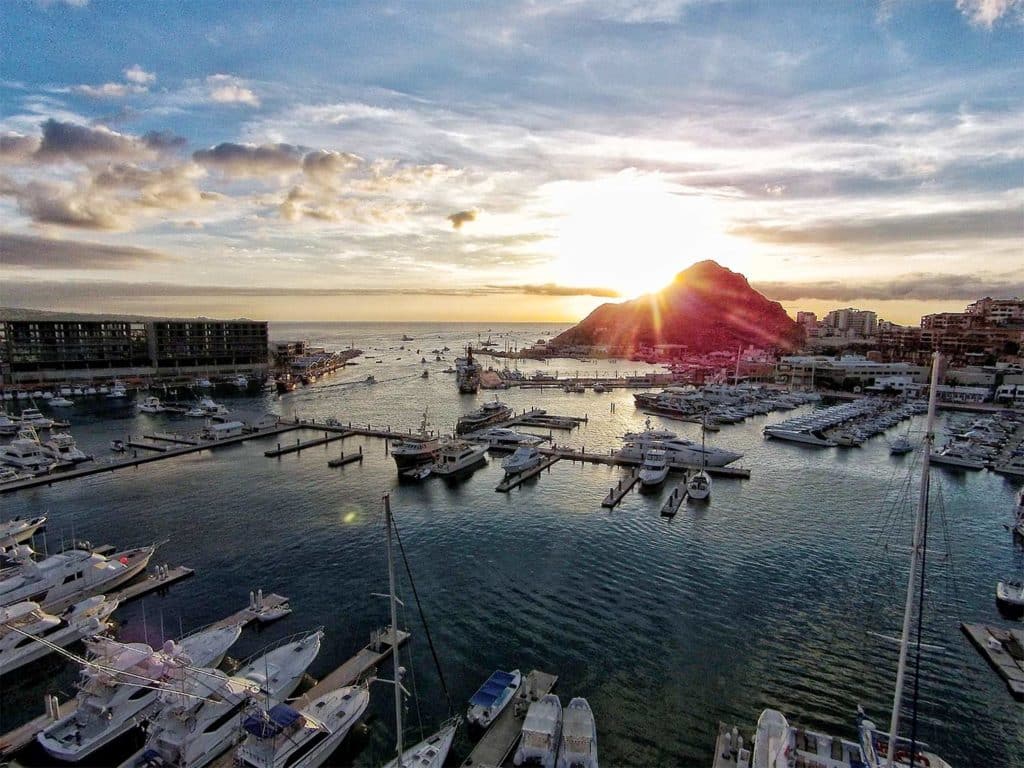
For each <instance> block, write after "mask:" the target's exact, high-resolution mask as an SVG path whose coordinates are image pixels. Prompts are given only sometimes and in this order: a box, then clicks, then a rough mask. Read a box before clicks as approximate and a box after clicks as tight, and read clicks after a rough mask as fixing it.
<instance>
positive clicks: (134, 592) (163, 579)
mask: <svg viewBox="0 0 1024 768" xmlns="http://www.w3.org/2000/svg"><path fill="white" fill-rule="evenodd" d="M193 575H195V570H194V569H192V568H187V567H185V566H184V565H179V566H178V567H177V568H167V567H165V566H164V567H161V566H157V570H156V573H151V574H149V575H148V576H147V577H146V578H144V579H141V580H140V581H136V582H134V583H133V584H129V585H128V586H127V587H125V588H124V589H119V590H118V591H117V592H111V593H110V594H109V595H107V597H108V598H109V599H113V600H118V601H120V602H122V603H123V602H126V601H128V600H134V599H135V598H136V597H142V596H143V595H145V594H148V593H150V592H153V591H154V590H157V589H166V588H167V587H169V586H171V584H174V583H175V582H176V581H181V580H182V579H187V578H188V577H189V576H193Z"/></svg>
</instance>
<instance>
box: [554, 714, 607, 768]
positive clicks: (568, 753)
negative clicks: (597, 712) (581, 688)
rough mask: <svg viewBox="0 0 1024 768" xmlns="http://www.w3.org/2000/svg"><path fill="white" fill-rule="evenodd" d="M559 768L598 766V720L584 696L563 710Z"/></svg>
mask: <svg viewBox="0 0 1024 768" xmlns="http://www.w3.org/2000/svg"><path fill="white" fill-rule="evenodd" d="M556 765H557V768H598V764H597V722H596V721H595V720H594V713H593V711H592V710H591V709H590V703H589V702H588V701H587V700H586V699H584V698H579V697H578V698H575V699H573V700H572V701H570V702H569V706H567V707H566V708H565V709H564V710H563V712H562V743H561V745H559V747H558V761H557V763H556Z"/></svg>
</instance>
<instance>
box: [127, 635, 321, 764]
mask: <svg viewBox="0 0 1024 768" xmlns="http://www.w3.org/2000/svg"><path fill="white" fill-rule="evenodd" d="M322 638H323V632H321V631H319V630H317V631H315V632H309V633H304V634H303V635H300V636H295V637H291V638H288V639H287V640H286V641H285V642H283V643H280V644H278V646H277V647H275V648H274V649H273V650H271V651H269V652H267V653H263V654H262V655H260V656H258V657H255V658H253V659H251V660H250V661H249V663H247V664H246V665H245V666H244V667H242V668H241V669H239V670H238V672H237V673H235V674H234V675H232V676H231V677H228V676H227V675H225V674H224V673H223V672H218V671H217V670H215V669H201V670H195V671H189V672H187V673H186V675H185V680H184V682H183V684H182V685H181V686H173V687H168V688H167V690H164V691H162V692H160V693H159V714H158V715H156V716H155V717H154V718H153V720H152V721H151V723H150V725H149V727H148V729H147V737H146V744H145V746H144V747H143V749H142V751H141V753H140V754H138V755H135V756H134V757H133V758H130V759H129V760H128V761H127V762H125V763H124V764H123V768H130V767H131V766H138V767H139V768H142V767H143V766H154V765H156V766H175V767H176V768H202V767H203V766H205V765H207V764H208V763H209V762H210V761H211V760H213V759H214V758H216V757H217V756H218V755H220V754H221V753H222V752H224V751H225V750H227V749H229V748H230V747H231V746H233V745H234V744H235V743H237V742H238V741H239V740H240V739H241V737H242V732H241V731H240V729H239V727H238V724H239V722H240V721H241V719H242V715H243V714H244V711H245V708H246V705H247V704H249V703H250V702H255V701H258V702H260V703H261V704H262V703H266V704H268V705H269V706H274V705H276V704H278V703H280V702H282V701H285V700H286V699H287V698H288V696H290V695H291V694H292V692H293V691H294V690H295V689H296V688H297V687H298V685H299V682H300V681H301V680H302V675H303V674H305V671H306V669H307V667H309V665H310V664H312V663H313V659H315V658H316V656H317V654H318V653H319V652H320V641H321V640H322Z"/></svg>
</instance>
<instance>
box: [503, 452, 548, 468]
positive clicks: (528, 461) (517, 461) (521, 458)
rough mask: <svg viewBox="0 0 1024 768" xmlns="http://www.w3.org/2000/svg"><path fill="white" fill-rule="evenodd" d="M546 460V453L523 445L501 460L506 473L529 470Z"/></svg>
mask: <svg viewBox="0 0 1024 768" xmlns="http://www.w3.org/2000/svg"><path fill="white" fill-rule="evenodd" d="M543 462H544V454H543V453H541V452H540V451H538V450H537V449H536V448H533V447H530V446H522V447H520V448H516V450H515V452H514V453H513V454H512V455H511V456H509V457H508V458H507V459H505V460H504V461H503V462H501V468H502V469H504V470H505V474H506V475H518V474H520V473H521V472H528V471H529V470H531V469H533V468H534V467H539V466H540V465H541V464H542V463H543Z"/></svg>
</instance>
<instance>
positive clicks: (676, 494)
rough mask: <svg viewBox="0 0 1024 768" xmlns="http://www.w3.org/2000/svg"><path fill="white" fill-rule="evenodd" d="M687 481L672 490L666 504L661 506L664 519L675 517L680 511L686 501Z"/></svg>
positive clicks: (684, 480)
mask: <svg viewBox="0 0 1024 768" xmlns="http://www.w3.org/2000/svg"><path fill="white" fill-rule="evenodd" d="M687 495H688V494H687V491H686V479H685V478H684V479H683V481H682V482H681V483H680V484H679V485H677V486H676V487H675V488H673V489H672V493H670V494H669V495H668V498H667V499H665V503H664V504H662V505H661V516H662V517H675V516H676V512H678V511H679V507H680V506H681V505H682V503H683V502H684V501H685V500H686V497H687Z"/></svg>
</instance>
